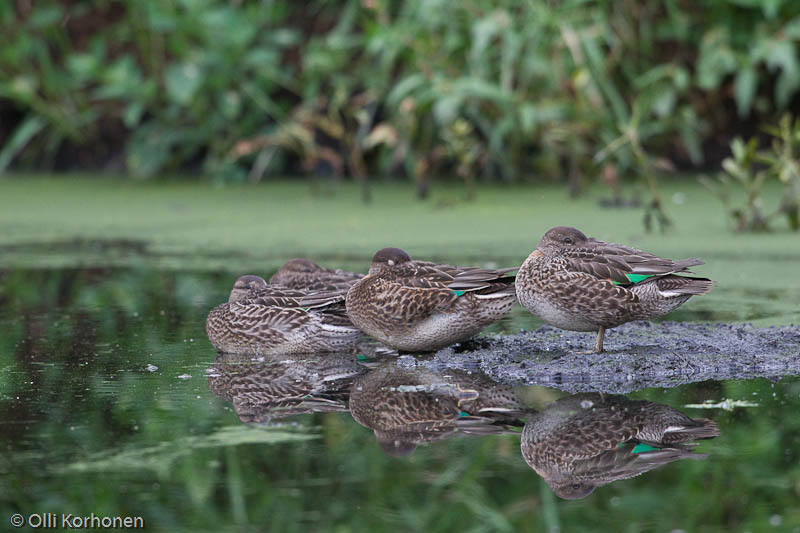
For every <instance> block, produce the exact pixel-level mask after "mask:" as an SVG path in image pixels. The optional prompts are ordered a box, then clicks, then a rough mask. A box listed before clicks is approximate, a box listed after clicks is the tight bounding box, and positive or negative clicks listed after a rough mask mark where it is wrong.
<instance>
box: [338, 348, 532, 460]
mask: <svg viewBox="0 0 800 533" xmlns="http://www.w3.org/2000/svg"><path fill="white" fill-rule="evenodd" d="M528 412H529V411H527V410H526V408H525V407H524V406H523V405H522V403H521V402H520V400H519V399H518V398H517V397H516V395H515V394H514V392H513V391H512V389H511V388H510V387H507V386H503V385H499V384H498V383H495V382H494V381H492V380H490V379H489V378H487V377H485V376H482V375H480V374H467V373H464V372H459V371H453V370H450V371H448V372H447V373H446V374H440V373H436V372H433V371H430V370H427V369H413V370H406V369H399V368H397V366H396V365H395V364H393V363H390V364H388V365H384V366H381V367H379V368H377V369H375V370H373V371H371V372H369V373H368V374H364V375H362V376H359V377H358V378H356V380H355V381H354V382H353V388H352V390H351V393H350V414H351V415H353V418H354V419H355V420H356V421H357V422H358V423H359V424H361V425H362V426H365V427H367V428H370V429H372V430H373V431H374V432H375V438H376V439H377V440H378V444H379V445H380V447H381V448H382V449H383V450H384V451H385V452H386V453H388V454H389V455H393V456H396V457H400V456H406V455H409V454H410V453H412V452H413V451H414V450H415V449H416V448H417V446H418V445H420V444H422V443H426V442H432V441H437V440H443V439H447V438H450V437H453V436H455V435H457V434H467V435H498V434H504V433H519V429H520V428H521V427H522V426H523V424H524V422H523V420H522V419H521V417H523V416H525V414H527V413H528Z"/></svg>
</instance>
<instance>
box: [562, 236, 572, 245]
mask: <svg viewBox="0 0 800 533" xmlns="http://www.w3.org/2000/svg"><path fill="white" fill-rule="evenodd" d="M564 244H572V237H564Z"/></svg>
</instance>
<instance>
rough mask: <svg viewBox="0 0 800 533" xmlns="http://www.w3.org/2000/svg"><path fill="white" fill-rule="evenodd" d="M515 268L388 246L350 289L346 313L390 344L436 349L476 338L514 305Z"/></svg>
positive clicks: (405, 347)
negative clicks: (459, 262) (433, 258)
mask: <svg viewBox="0 0 800 533" xmlns="http://www.w3.org/2000/svg"><path fill="white" fill-rule="evenodd" d="M513 270H516V269H513V268H511V269H499V270H494V269H481V268H469V267H468V268H464V267H454V266H450V265H437V264H434V263H430V262H427V261H412V260H411V258H410V257H409V256H408V254H406V253H405V252H404V251H402V250H400V249H398V248H384V249H383V250H380V251H379V252H378V253H376V254H375V257H374V258H373V260H372V266H371V267H370V270H369V274H368V275H367V276H365V277H364V278H362V279H361V280H359V281H358V282H356V283H355V284H354V285H353V286H352V288H351V289H350V290H349V291H348V293H347V314H348V315H349V316H350V319H351V320H352V321H353V324H354V325H356V326H357V327H359V328H361V330H362V331H364V332H365V333H367V334H369V335H371V336H373V337H374V338H376V339H377V340H379V341H381V342H382V343H384V344H386V345H387V346H389V347H392V348H395V349H398V350H405V351H430V350H436V349H438V348H442V347H444V346H448V345H450V344H453V343H456V342H460V341H463V340H466V339H468V338H470V337H472V336H473V335H475V334H476V333H478V332H479V331H480V330H481V329H483V328H484V327H485V326H488V325H489V324H491V323H492V322H494V321H496V320H497V319H499V318H500V317H502V316H503V315H504V314H505V313H507V312H508V311H509V310H510V309H511V307H512V305H513V304H514V302H515V301H516V294H515V291H514V284H513V280H514V276H513V274H511V272H512V271H513Z"/></svg>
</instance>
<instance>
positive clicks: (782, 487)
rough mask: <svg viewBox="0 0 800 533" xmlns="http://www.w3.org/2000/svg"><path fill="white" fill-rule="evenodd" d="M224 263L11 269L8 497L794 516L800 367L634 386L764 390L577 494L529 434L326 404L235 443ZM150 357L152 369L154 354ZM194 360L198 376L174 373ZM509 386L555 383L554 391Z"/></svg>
mask: <svg viewBox="0 0 800 533" xmlns="http://www.w3.org/2000/svg"><path fill="white" fill-rule="evenodd" d="M264 274H265V275H268V274H269V272H265V273H264ZM230 283H231V279H230V276H213V275H201V274H193V273H182V274H175V273H169V272H154V271H147V270H105V269H94V270H63V271H48V270H32V271H24V272H13V271H0V423H1V424H2V426H3V428H5V429H6V430H5V431H3V432H2V433H0V447H1V448H2V449H3V454H2V459H0V471H2V474H3V475H2V476H0V509H3V512H4V513H5V515H6V516H9V515H10V513H11V512H17V511H18V512H21V513H23V514H28V513H35V512H42V505H46V508H47V510H48V511H50V512H62V511H63V512H72V513H76V512H81V513H83V512H86V513H88V512H91V511H93V512H95V513H96V514H111V515H114V514H123V515H124V514H130V515H140V516H143V517H145V520H146V523H147V524H148V526H151V527H158V528H162V529H165V530H167V529H169V530H178V529H180V528H181V527H185V528H187V529H192V530H226V529H230V526H231V524H232V523H233V524H239V525H240V526H244V525H245V524H251V525H252V526H253V528H260V529H269V530H276V531H278V530H280V531H308V530H333V529H341V530H352V531H364V530H375V531H384V530H387V531H388V530H392V531H394V530H397V529H398V528H404V529H408V530H415V531H423V530H424V531H453V530H464V531H466V530H469V529H471V528H474V529H479V530H497V531H512V530H542V529H544V528H545V526H546V525H547V524H552V523H553V522H554V521H558V522H559V523H560V525H561V527H562V528H563V530H564V531H580V530H587V529H589V528H591V529H592V530H599V531H603V530H606V531H620V530H648V529H651V528H652V525H653V524H654V523H655V524H659V528H662V529H664V530H666V531H669V530H672V529H684V530H686V531H712V532H717V531H719V532H722V531H731V530H751V531H761V530H765V529H768V527H767V524H769V523H770V522H771V521H772V522H775V521H776V520H779V521H780V525H781V528H785V529H789V530H790V529H792V528H794V527H800V513H799V512H798V510H797V507H796V502H797V498H798V496H800V493H798V487H797V486H796V480H797V479H798V476H800V467H798V465H800V457H798V450H797V447H796V442H797V441H798V439H800V420H799V419H798V417H793V416H788V413H791V412H793V411H794V410H796V408H800V405H798V402H799V400H798V398H800V384H798V382H797V381H796V380H789V379H785V380H783V381H779V382H770V381H766V380H758V381H750V382H727V383H703V384H698V385H694V386H690V387H682V388H680V389H674V390H667V391H665V390H649V391H642V392H639V393H635V394H633V395H632V396H633V397H634V398H639V399H647V400H650V401H655V402H658V403H664V404H668V405H671V406H674V407H681V406H683V405H685V404H687V403H702V402H703V401H704V400H705V399H708V398H715V399H718V398H732V399H740V400H741V399H747V400H750V401H758V402H759V403H760V404H761V405H762V407H761V408H759V409H753V408H738V409H735V410H734V411H732V412H720V413H714V415H713V418H714V419H715V421H716V422H717V423H718V424H719V425H720V428H721V431H722V436H721V437H719V438H717V439H716V440H715V441H714V442H713V454H712V455H711V456H710V457H709V459H708V460H706V461H703V462H694V461H692V462H689V461H684V462H682V463H677V464H673V465H671V466H670V467H669V468H665V469H662V470H658V471H654V472H651V473H649V474H647V476H645V477H640V478H635V479H632V480H628V481H625V482H624V483H618V484H614V485H610V486H607V487H605V488H603V489H602V491H600V490H598V492H597V494H594V495H592V496H590V497H589V498H587V499H586V500H584V501H582V502H580V504H577V505H576V504H574V503H570V502H562V501H550V500H548V496H547V494H546V493H542V492H540V491H539V490H538V489H537V483H538V481H537V477H536V475H535V474H533V473H532V472H531V471H530V469H529V468H528V466H527V465H526V464H525V463H524V461H523V460H522V458H521V457H520V452H519V444H520V442H519V437H518V436H515V435H499V436H497V435H493V436H487V437H480V438H474V437H470V438H463V439H461V438H454V439H450V440H448V441H445V442H441V443H433V444H431V445H429V446H424V447H420V448H419V449H418V450H417V451H416V452H415V453H414V454H413V456H412V457H410V458H406V459H402V460H400V459H396V458H393V457H388V456H387V455H386V454H384V453H383V451H381V449H380V448H379V447H378V446H377V445H376V443H375V437H374V435H373V433H372V431H370V430H368V429H365V428H363V427H361V426H359V425H358V424H356V423H355V422H353V421H352V420H351V419H350V416H349V415H347V414H344V413H327V414H307V415H300V416H299V417H297V418H294V419H292V420H293V421H294V422H293V423H292V425H293V426H295V427H292V428H285V427H278V428H270V429H269V431H290V430H291V431H292V432H293V433H297V434H305V435H314V436H319V437H320V438H315V439H309V440H305V441H302V442H294V443H291V444H289V443H279V444H263V443H249V444H248V443H241V442H239V441H237V442H238V443H237V444H236V445H232V444H233V443H230V444H231V445H225V443H223V442H219V440H218V439H219V436H221V435H231V434H234V433H236V430H231V429H229V427H230V426H235V427H241V422H240V421H239V420H238V418H237V416H236V414H235V413H234V412H233V411H232V410H231V408H230V405H229V404H228V403H227V402H226V401H224V400H219V399H217V398H215V397H214V396H213V394H212V393H211V392H210V391H209V390H208V382H207V380H206V378H205V369H206V368H207V367H208V366H209V365H210V364H211V363H212V361H213V360H214V358H215V357H216V353H215V352H214V351H213V350H212V349H211V347H210V345H209V344H208V343H207V342H206V341H205V340H204V339H203V335H204V333H203V321H204V319H205V314H206V313H207V311H208V309H210V308H211V307H212V306H213V305H214V304H216V303H217V302H219V301H223V300H224V299H225V298H226V296H227V293H228V290H229V289H230ZM162 312H163V314H162ZM147 364H154V365H155V366H157V367H158V370H157V371H155V372H152V373H151V372H147V371H145V370H144V368H145V367H146V366H147ZM185 373H188V374H190V375H192V376H193V377H192V379H188V380H180V379H178V378H177V376H179V375H181V374H185ZM515 392H517V393H518V394H530V395H533V396H535V395H540V396H546V397H547V398H546V401H547V402H548V403H549V402H550V401H552V399H554V396H556V394H555V393H554V392H553V391H549V390H544V389H533V390H530V389H519V390H517V391H515ZM690 411H691V410H688V409H686V412H687V414H689V415H690V416H693V417H697V416H704V415H707V413H705V412H699V413H698V412H696V411H691V412H690ZM281 423H282V424H286V423H290V422H286V421H282V422H281ZM231 432H232V433H231ZM243 434H245V435H246V434H248V433H247V432H245V433H243ZM194 439H197V440H194ZM223 440H224V439H223ZM204 442H207V443H213V444H214V445H213V446H205V445H202V444H203V443H204ZM181 443H195V444H198V443H199V444H201V445H200V446H194V447H192V449H191V450H190V451H189V452H188V453H185V454H182V455H180V456H177V457H175V458H174V460H173V461H172V462H171V463H170V464H168V465H167V464H164V465H163V470H162V471H161V473H160V474H157V473H154V472H153V471H151V470H149V469H133V470H131V469H128V468H116V467H115V466H114V465H113V464H111V463H109V464H108V469H104V470H103V471H102V472H97V471H89V470H86V471H83V472H81V471H79V470H80V467H79V466H78V465H85V464H87V463H89V462H91V461H92V460H93V459H97V458H100V457H106V458H110V457H117V458H124V457H129V456H128V455H126V454H128V453H129V452H130V453H133V452H135V451H136V450H153V449H158V448H159V447H160V446H166V447H167V448H168V449H173V450H174V449H175V448H174V447H173V445H174V446H179V445H181ZM217 444H219V446H217ZM704 446H706V445H705V444H704V445H701V447H700V448H699V449H698V451H699V452H703V451H707V450H706V449H705V448H704ZM43 465H45V466H46V467H49V468H45V467H44V466H43ZM65 469H66V470H69V471H70V473H69V474H61V473H59V472H60V471H62V470H65ZM76 469H77V470H78V471H76ZM546 491H547V492H549V493H550V495H551V496H552V492H551V491H550V490H549V489H546ZM548 517H549V518H548ZM241 529H244V527H241Z"/></svg>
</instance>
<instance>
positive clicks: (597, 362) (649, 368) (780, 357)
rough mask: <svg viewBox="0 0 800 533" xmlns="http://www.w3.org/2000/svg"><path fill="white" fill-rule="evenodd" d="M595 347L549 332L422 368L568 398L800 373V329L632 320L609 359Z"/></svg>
mask: <svg viewBox="0 0 800 533" xmlns="http://www.w3.org/2000/svg"><path fill="white" fill-rule="evenodd" d="M593 345H594V335H593V334H591V333H578V332H572V331H564V330H560V329H557V328H553V327H550V326H543V327H541V328H539V329H537V330H535V331H528V332H522V333H519V334H514V335H506V336H498V337H494V338H479V339H476V340H475V341H473V342H471V343H470V344H466V343H464V344H462V346H461V347H459V349H458V350H454V349H452V348H446V349H443V350H440V351H439V352H437V353H436V354H435V356H434V357H433V358H432V359H430V360H426V361H424V362H423V361H420V362H419V364H424V365H427V366H429V367H430V368H431V369H434V370H442V369H447V368H454V369H459V370H474V369H476V368H477V369H479V370H481V371H482V372H484V373H486V374H488V375H489V376H490V377H492V378H493V379H495V380H497V381H499V382H502V383H509V384H513V383H516V384H523V383H524V384H527V385H545V386H555V387H557V388H559V389H562V390H566V391H568V392H582V391H604V392H613V393H625V392H630V391H633V390H639V389H643V388H647V387H675V386H677V385H682V384H685V383H691V382H697V381H705V380H709V379H716V380H720V379H751V378H756V377H770V378H775V377H776V376H784V375H796V374H800V327H798V326H773V327H766V328H758V327H754V326H752V325H750V324H735V325H732V324H698V323H682V322H661V323H658V324H652V323H649V322H632V323H629V324H625V325H623V326H620V327H618V328H614V329H612V330H609V331H607V332H606V339H605V348H606V351H605V352H604V353H602V354H589V355H581V354H579V353H578V352H581V351H586V350H589V349H591V347H592V346H593ZM465 348H466V349H465Z"/></svg>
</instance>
